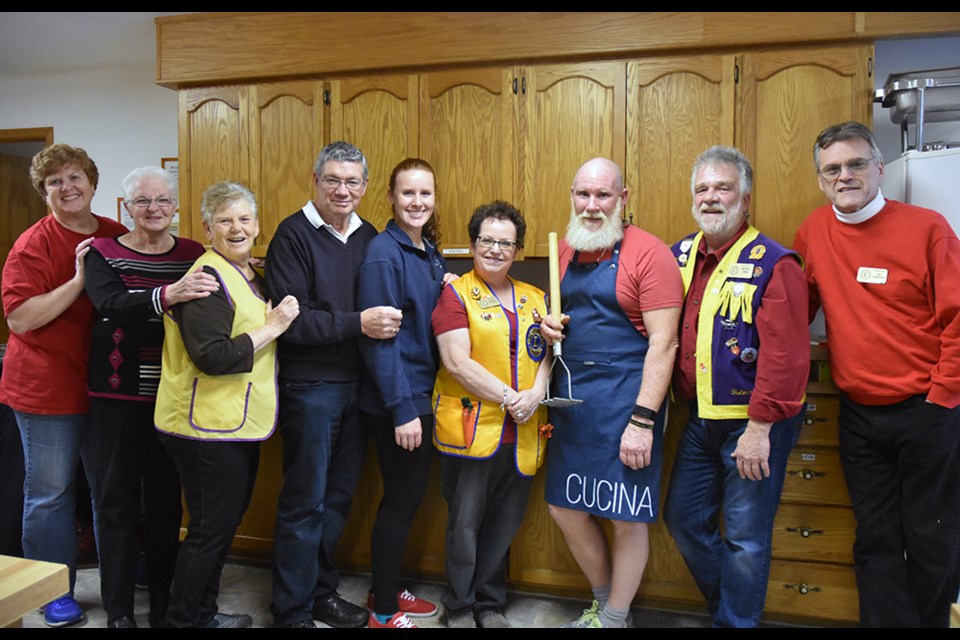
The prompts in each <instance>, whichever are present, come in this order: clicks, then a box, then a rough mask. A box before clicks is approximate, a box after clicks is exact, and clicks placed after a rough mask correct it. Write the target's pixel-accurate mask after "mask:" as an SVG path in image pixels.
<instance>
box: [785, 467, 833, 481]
mask: <svg viewBox="0 0 960 640" xmlns="http://www.w3.org/2000/svg"><path fill="white" fill-rule="evenodd" d="M787 475H788V476H800V477H801V478H803V479H804V480H813V479H814V478H822V477H824V476H825V475H827V474H826V473H824V472H823V471H812V470H810V469H800V470H799V471H797V470H795V469H791V470H790V471H787Z"/></svg>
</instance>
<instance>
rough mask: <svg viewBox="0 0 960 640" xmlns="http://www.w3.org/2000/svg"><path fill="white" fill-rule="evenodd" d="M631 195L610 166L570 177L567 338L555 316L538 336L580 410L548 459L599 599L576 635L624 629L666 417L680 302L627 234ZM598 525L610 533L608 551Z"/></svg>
mask: <svg viewBox="0 0 960 640" xmlns="http://www.w3.org/2000/svg"><path fill="white" fill-rule="evenodd" d="M627 195H628V192H627V189H625V188H624V184H623V174H622V172H621V171H620V167H618V166H617V165H616V164H615V163H613V162H611V161H610V160H607V159H604V158H594V159H593V160H590V161H589V162H587V163H586V164H584V165H583V166H582V167H580V170H579V171H577V174H576V176H575V178H574V181H573V186H572V187H571V189H570V196H571V201H572V207H571V215H570V225H569V227H568V228H567V234H566V237H565V238H564V240H563V241H562V242H561V243H560V256H559V259H560V271H561V284H560V296H561V303H562V304H561V307H562V310H563V315H564V316H569V322H568V323H567V326H566V335H565V336H564V335H561V330H562V329H563V327H562V325H560V324H559V323H557V322H556V321H554V320H553V319H552V318H550V317H548V318H545V319H544V323H545V324H544V325H542V327H541V329H542V330H543V333H544V334H545V335H546V336H547V338H548V340H558V339H563V340H564V343H563V344H564V350H563V359H564V362H565V363H566V364H567V365H568V367H569V368H570V372H571V382H572V388H573V394H574V396H575V397H577V398H582V399H583V403H582V404H575V405H571V406H567V407H563V408H553V409H551V417H550V420H551V422H552V424H553V425H554V427H555V428H554V430H553V436H552V441H551V443H550V454H549V456H548V458H547V486H546V500H547V502H548V503H549V509H550V515H551V516H553V519H554V520H555V521H556V522H557V524H558V525H559V526H560V529H561V530H562V531H563V535H564V538H565V539H566V541H567V546H568V547H569V548H570V551H571V553H572V554H573V556H574V558H575V559H576V561H577V564H579V566H580V569H581V570H582V571H583V573H584V575H585V576H586V577H587V580H589V582H590V587H591V589H592V590H593V595H594V601H593V603H592V605H591V607H590V608H588V609H586V610H585V611H584V613H583V615H582V616H581V617H580V618H579V619H578V620H576V621H574V622H573V623H572V624H571V625H568V626H574V627H624V626H630V619H629V618H628V615H629V611H630V604H631V603H632V602H633V598H634V597H635V596H636V593H637V589H638V588H639V586H640V580H641V579H642V577H643V571H644V569H645V567H646V563H647V558H648V556H649V551H650V545H649V537H648V532H647V523H650V522H653V521H655V520H656V518H657V511H658V505H659V502H660V469H661V464H660V463H661V452H662V446H663V424H664V412H663V411H662V410H661V407H662V404H663V399H664V396H665V394H666V392H667V387H668V386H669V383H670V375H671V371H672V368H673V358H674V352H675V350H676V346H677V324H678V322H679V318H680V306H681V304H682V300H683V291H682V285H681V282H680V274H679V272H678V271H677V268H676V262H675V260H674V259H673V256H672V255H671V254H670V250H669V249H668V248H667V246H666V245H665V244H664V243H663V241H661V240H660V239H658V238H656V237H655V236H653V235H651V234H649V233H647V232H646V231H643V230H641V229H639V228H637V227H634V226H625V225H624V223H623V218H622V217H621V213H620V212H621V210H622V208H623V206H624V205H625V204H626V201H627ZM565 319H566V318H565ZM554 378H555V379H554V385H555V391H556V393H555V395H558V396H565V395H566V393H567V391H566V389H567V385H566V380H565V377H564V376H556V375H555V376H554ZM561 378H563V379H561ZM600 519H605V520H609V521H610V522H611V523H612V525H613V526H612V538H613V539H612V540H611V541H610V543H609V544H608V542H607V539H606V536H605V535H604V531H603V529H602V528H601V524H600Z"/></svg>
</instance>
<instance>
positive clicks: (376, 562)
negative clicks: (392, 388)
mask: <svg viewBox="0 0 960 640" xmlns="http://www.w3.org/2000/svg"><path fill="white" fill-rule="evenodd" d="M360 420H361V422H363V423H364V424H365V425H367V430H368V431H369V433H370V434H371V436H372V437H373V441H374V444H375V445H376V447H377V460H378V461H379V463H380V475H381V477H382V479H383V499H382V500H381V501H380V508H379V509H377V517H376V520H374V523H373V531H372V532H371V534H370V562H371V565H372V573H373V597H374V601H375V603H374V612H375V613H378V614H380V615H393V614H394V613H396V612H397V611H398V610H399V603H398V602H397V591H398V590H399V588H400V565H402V564H403V556H404V553H405V551H406V548H407V538H408V536H409V535H410V525H411V524H412V523H413V517H414V516H415V515H416V513H417V509H419V508H420V503H421V502H423V496H424V494H425V493H426V492H427V475H428V473H429V472H430V455H431V453H432V452H433V445H432V444H431V440H430V438H431V435H432V434H433V416H432V415H429V414H428V415H423V416H420V425H421V426H422V427H423V443H422V444H421V445H420V446H419V447H417V448H416V449H414V450H413V451H407V450H406V449H404V448H402V447H399V446H397V442H396V440H395V434H394V427H393V420H392V419H391V418H390V417H388V416H375V415H371V414H369V413H365V412H363V411H361V412H360Z"/></svg>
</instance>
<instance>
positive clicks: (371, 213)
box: [330, 75, 419, 230]
mask: <svg viewBox="0 0 960 640" xmlns="http://www.w3.org/2000/svg"><path fill="white" fill-rule="evenodd" d="M417 86H418V85H417V76H415V75H397V76H389V77H380V76H370V77H360V78H350V79H344V80H336V81H333V82H331V83H330V140H331V141H334V140H346V141H347V142H350V143H352V144H354V145H356V146H357V147H358V148H359V149H360V150H361V151H362V152H363V154H364V155H365V156H366V158H367V163H368V164H369V180H370V181H369V183H368V184H367V190H366V192H365V194H364V200H363V201H362V202H361V204H360V207H359V210H358V213H359V214H360V215H361V216H362V217H363V218H365V219H366V220H368V221H370V222H371V223H372V224H373V225H374V226H375V227H376V228H377V229H378V230H383V228H384V227H385V226H386V224H387V221H388V220H390V219H391V218H392V217H393V213H392V211H391V210H390V204H389V201H388V200H387V187H388V184H389V181H390V172H391V171H393V168H394V167H395V166H396V165H397V163H399V162H400V161H401V160H403V159H404V158H407V157H411V156H416V155H417V151H418V142H417V141H418V135H419V129H418V122H417V95H418V93H417Z"/></svg>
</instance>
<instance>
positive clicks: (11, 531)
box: [0, 404, 24, 558]
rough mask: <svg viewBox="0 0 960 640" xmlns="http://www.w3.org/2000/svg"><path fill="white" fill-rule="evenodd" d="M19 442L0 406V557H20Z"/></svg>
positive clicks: (11, 418) (9, 412) (10, 418)
mask: <svg viewBox="0 0 960 640" xmlns="http://www.w3.org/2000/svg"><path fill="white" fill-rule="evenodd" d="M23 476H24V467H23V442H21V440H20V429H18V428H17V419H16V418H15V417H14V415H13V410H12V409H10V407H8V406H7V405H5V404H0V554H3V555H5V556H14V557H17V558H22V557H23V545H22V544H21V543H20V538H21V536H22V535H23Z"/></svg>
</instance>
